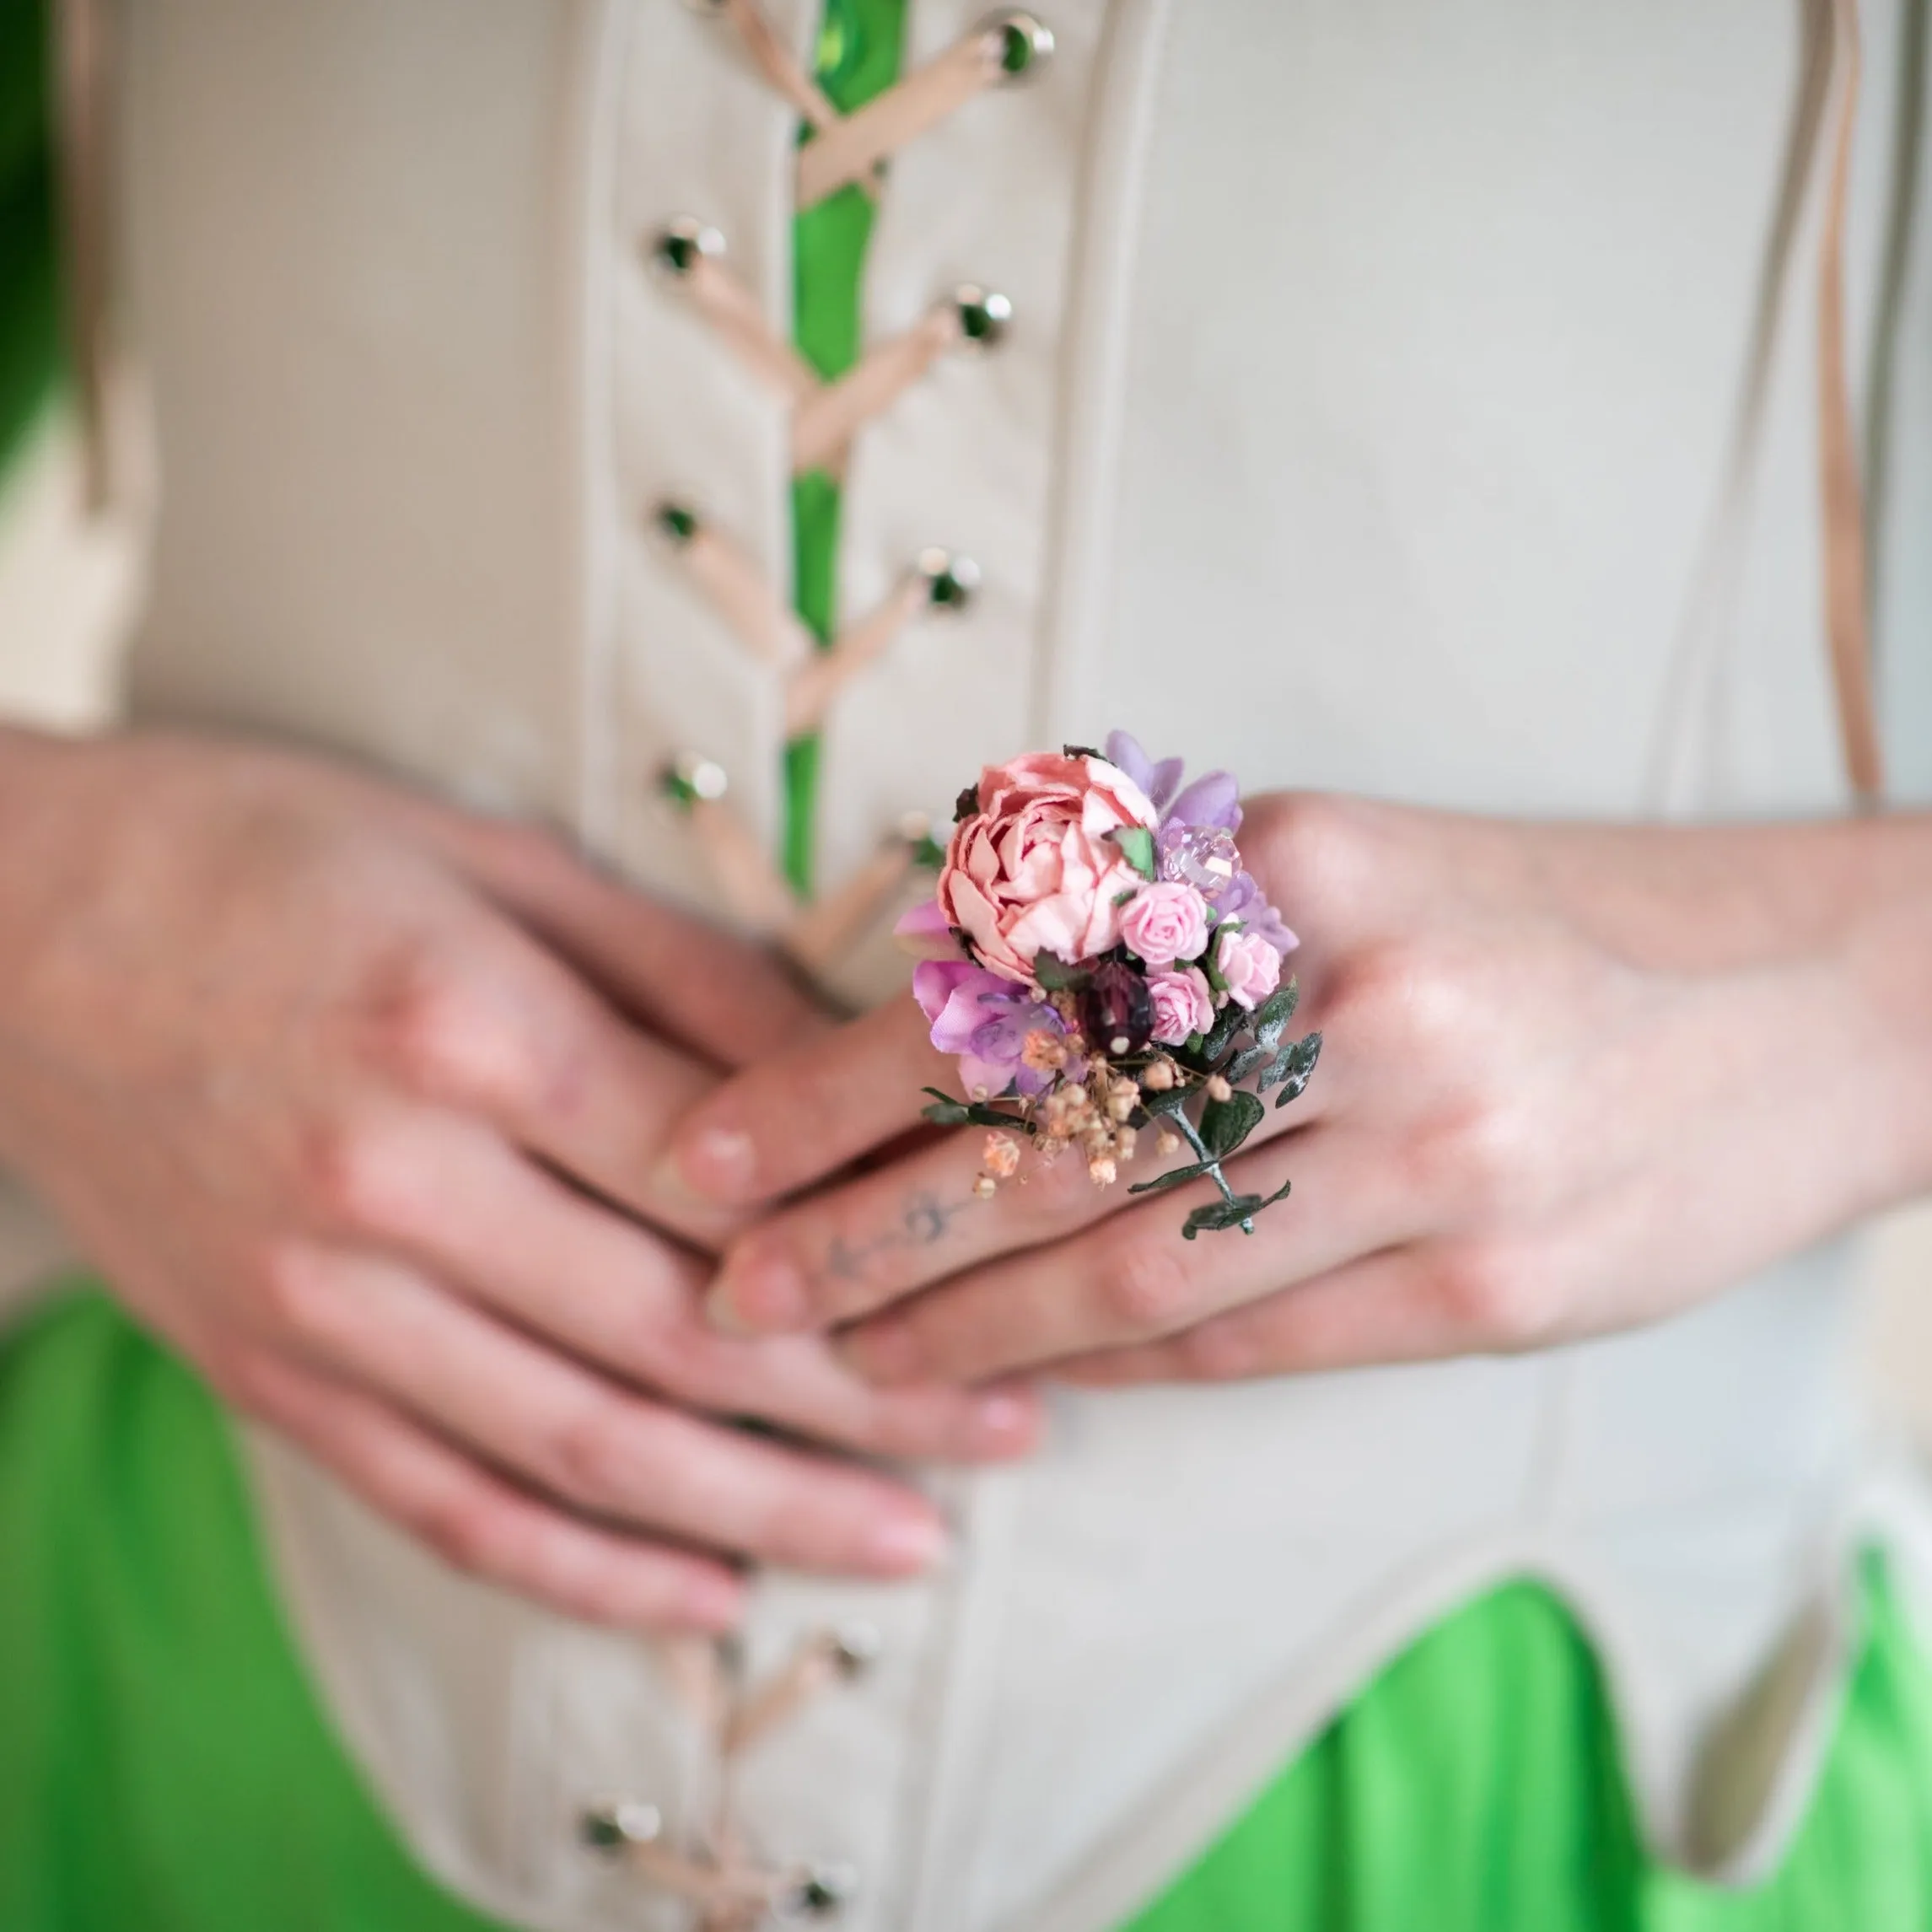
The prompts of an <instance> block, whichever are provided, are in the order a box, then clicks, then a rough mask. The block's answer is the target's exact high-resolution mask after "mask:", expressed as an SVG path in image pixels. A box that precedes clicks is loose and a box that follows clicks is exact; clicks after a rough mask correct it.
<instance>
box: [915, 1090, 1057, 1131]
mask: <svg viewBox="0 0 1932 1932" xmlns="http://www.w3.org/2000/svg"><path fill="white" fill-rule="evenodd" d="M919 1091H920V1092H921V1093H923V1094H930V1095H932V1096H933V1105H932V1106H929V1107H921V1108H920V1109H919V1117H920V1118H921V1119H922V1120H929V1121H930V1122H932V1123H933V1125H934V1127H1009V1128H1012V1129H1013V1130H1014V1131H1015V1132H1017V1133H1032V1132H1033V1123H1032V1122H1031V1121H1026V1120H1021V1119H1020V1117H1018V1116H1017V1115H1015V1114H1009V1113H1002V1112H1001V1111H999V1109H998V1107H996V1106H989V1105H988V1103H987V1102H986V1101H955V1099H954V1098H953V1096H952V1095H950V1094H942V1093H941V1092H940V1091H939V1089H938V1088H937V1087H922V1088H921V1089H920V1090H919Z"/></svg>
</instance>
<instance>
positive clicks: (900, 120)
mask: <svg viewBox="0 0 1932 1932" xmlns="http://www.w3.org/2000/svg"><path fill="white" fill-rule="evenodd" d="M1003 51H1004V40H1003V38H1002V35H1001V32H1000V30H999V29H998V27H997V26H993V27H977V28H975V29H974V30H972V31H971V33H969V34H967V35H965V36H964V37H963V38H962V39H961V40H955V42H954V43H953V44H952V46H950V47H948V48H947V49H946V51H944V53H943V54H940V55H939V57H937V58H936V59H934V60H931V61H928V62H927V63H926V65H925V66H924V67H917V68H915V69H914V70H913V71H912V73H909V74H908V75H907V77H906V78H905V79H904V80H902V81H901V82H900V83H899V84H898V85H897V86H896V87H895V88H891V89H888V90H887V91H886V92H885V93H884V94H880V95H878V96H877V97H875V99H874V100H869V101H868V102H867V103H866V104H865V105H864V106H863V107H860V108H858V109H855V110H853V112H852V113H850V114H848V115H846V116H844V117H843V118H842V120H840V121H837V122H836V123H835V124H834V125H833V126H830V127H827V128H825V129H823V130H821V132H819V133H818V134H817V135H816V136H815V137H814V138H813V139H812V140H810V141H809V142H807V143H805V146H804V148H801V149H800V150H799V164H798V191H797V194H798V205H799V207H801V208H809V207H813V206H815V204H816V203H817V202H822V201H823V200H824V199H825V198H826V196H827V195H829V194H832V193H834V192H836V191H837V190H838V189H840V188H842V187H844V186H846V185H847V183H848V182H850V181H856V180H861V179H862V178H863V177H864V176H865V175H869V174H870V173H871V172H872V170H874V169H875V167H877V166H878V164H880V162H881V161H883V160H885V159H886V157H887V156H888V155H890V154H891V153H892V152H893V151H894V150H895V149H896V148H903V147H905V146H906V145H907V143H909V142H912V141H916V140H917V139H918V137H919V136H920V135H922V134H923V133H924V132H926V130H927V129H928V127H931V126H934V125H936V124H937V123H938V122H939V121H944V119H945V118H946V116H948V115H949V114H952V113H954V112H955V111H956V110H958V109H960V108H961V107H963V106H964V105H966V102H967V101H969V100H971V99H972V98H973V97H974V96H975V95H976V94H982V93H984V92H985V91H986V89H988V88H989V87H992V86H993V85H994V84H995V83H997V82H998V80H999V78H1000V77H1001V75H1002V73H1004V68H1003V67H1002V66H1001V56H1002V53H1003Z"/></svg>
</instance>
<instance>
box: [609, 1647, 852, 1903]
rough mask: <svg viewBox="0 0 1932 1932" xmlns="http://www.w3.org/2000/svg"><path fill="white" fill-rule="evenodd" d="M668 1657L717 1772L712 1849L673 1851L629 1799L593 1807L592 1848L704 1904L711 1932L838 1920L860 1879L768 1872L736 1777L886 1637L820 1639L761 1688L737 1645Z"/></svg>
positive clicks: (829, 1870)
mask: <svg viewBox="0 0 1932 1932" xmlns="http://www.w3.org/2000/svg"><path fill="white" fill-rule="evenodd" d="M659 1650H660V1655H661V1656H662V1659H663V1660H664V1663H665V1668H666V1671H667V1672H668V1674H669V1675H670V1678H671V1681H672V1682H673V1683H674V1684H675V1686H676V1687H677V1690H678V1693H679V1694H680V1696H681V1698H682V1699H683V1701H684V1702H685V1703H686V1706H687V1707H688V1708H689V1709H690V1710H691V1711H692V1714H693V1716H694V1717H695V1718H696V1719H697V1720H698V1722H699V1725H700V1726H701V1728H702V1730H703V1731H704V1732H705V1734H706V1737H707V1741H708V1744H709V1745H710V1746H711V1749H712V1751H713V1756H714V1758H715V1762H716V1764H717V1768H718V1778H717V1784H716V1786H715V1789H714V1790H713V1795H712V1796H713V1801H712V1806H711V1817H710V1820H709V1824H708V1843H706V1844H705V1846H704V1847H703V1848H702V1849H699V1850H691V1849H680V1848H679V1847H677V1846H675V1845H673V1844H670V1843H667V1842H666V1839H665V1819H664V1816H663V1814H662V1812H661V1811H659V1808H658V1807H657V1806H654V1805H652V1804H648V1803H647V1802H645V1801H643V1800H639V1799H636V1798H629V1797H620V1798H612V1799H608V1800H601V1801H600V1802H598V1803H596V1804H594V1805H592V1806H589V1807H588V1808H587V1809H586V1810H585V1811H584V1814H583V1816H582V1818H581V1820H580V1828H581V1831H582V1834H583V1837H584V1842H585V1843H587V1844H589V1845H590V1846H592V1847H594V1848H595V1849H596V1850H598V1851H600V1852H601V1853H603V1854H606V1855H607V1856H609V1857H611V1858H613V1859H621V1860H622V1862H623V1863H624V1864H626V1865H628V1866H629V1867H630V1868H631V1869H632V1870H634V1871H636V1872H637V1873H638V1874H639V1875H641V1876H643V1877H644V1878H646V1879H648V1880H649V1881H651V1882H652V1883H653V1884H654V1885H656V1886H659V1887H661V1888H662V1889H663V1890H665V1891H666V1892H673V1893H675V1895H676V1896H677V1897H681V1898H685V1899H688V1900H689V1901H690V1902H692V1904H694V1905H696V1906H697V1907H698V1908H700V1912H701V1914H702V1915H701V1917H700V1919H699V1921H698V1923H699V1925H700V1926H701V1927H702V1932H749V1929H750V1928H751V1927H753V1926H756V1925H757V1924H759V1923H760V1921H761V1920H762V1919H765V1918H767V1917H774V1918H778V1919H826V1918H830V1917H832V1916H834V1915H835V1914H836V1913H837V1912H838V1910H839V1908H841V1907H842V1905H843V1904H844V1902H845V1901H846V1900H847V1899H848V1897H850V1896H851V1894H852V1892H853V1890H854V1888H855V1886H856V1885H857V1878H856V1875H854V1874H853V1872H852V1871H851V1870H849V1869H848V1867H846V1866H843V1865H823V1864H818V1865H786V1866H780V1865H763V1864H761V1863H759V1862H758V1861H757V1860H756V1859H753V1858H752V1857H751V1855H750V1854H749V1852H748V1850H747V1848H746V1847H745V1844H744V1843H743V1842H742V1835H741V1833H740V1830H739V1828H738V1826H737V1823H736V1820H735V1789H734V1784H735V1780H734V1773H735V1769H736V1767H737V1763H738V1760H739V1759H740V1757H741V1756H742V1755H743V1754H744V1753H745V1752H748V1751H749V1750H751V1748H752V1747H753V1746H755V1745H756V1744H757V1742H758V1741H759V1740H760V1739H761V1738H763V1737H765V1736H768V1735H769V1734H770V1733H771V1732H772V1731H773V1730H777V1729H778V1727H779V1726H780V1725H783V1724H784V1723H785V1722H787V1721H788V1719H790V1718H792V1717H794V1715H796V1714H797V1713H798V1712H799V1711H800V1710H801V1709H804V1708H805V1705H806V1704H808V1703H810V1702H811V1701H812V1699H813V1698H815V1697H818V1696H819V1695H821V1693H823V1692H825V1691H826V1690H827V1689H829V1688H830V1687H832V1686H834V1685H836V1684H838V1683H840V1682H847V1681H849V1680H851V1679H853V1678H855V1677H858V1676H861V1675H863V1674H864V1671H866V1670H867V1668H868V1667H869V1666H870V1665H871V1663H872V1662H873V1660H874V1659H875V1657H876V1655H878V1651H879V1636H878V1633H877V1632H876V1631H875V1630H874V1629H873V1628H872V1627H871V1626H870V1625H869V1624H863V1623H859V1624H848V1625H842V1626H841V1627H840V1628H837V1629H834V1630H821V1631H817V1632H815V1633H813V1634H812V1635H811V1636H810V1637H808V1638H806V1639H805V1642H804V1643H802V1644H800V1645H799V1647H798V1649H796V1650H795V1651H794V1652H793V1654H792V1656H791V1658H790V1660H788V1662H787V1663H786V1664H785V1665H784V1666H783V1667H782V1668H781V1669H779V1670H778V1671H776V1672H774V1673H773V1674H772V1676H770V1677H768V1678H767V1679H766V1680H765V1681H764V1682H761V1683H757V1684H747V1683H746V1682H745V1678H744V1671H743V1666H742V1660H741V1657H740V1654H739V1652H738V1649H737V1647H736V1646H735V1644H730V1643H724V1644H713V1643H708V1642H705V1641H702V1640H701V1639H691V1640H687V1641H683V1642H676V1643H666V1644H663V1645H661V1646H660V1647H659Z"/></svg>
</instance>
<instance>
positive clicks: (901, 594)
mask: <svg viewBox="0 0 1932 1932" xmlns="http://www.w3.org/2000/svg"><path fill="white" fill-rule="evenodd" d="M931 595H932V592H931V588H930V585H929V584H928V582H927V580H926V579H925V578H924V577H923V576H921V575H920V574H919V573H918V572H916V571H913V572H908V573H907V575H906V577H905V578H904V579H902V580H901V582H900V584H899V585H898V587H897V588H896V589H895V590H893V592H892V593H891V595H890V596H888V597H887V598H886V599H885V601H884V602H883V603H881V604H880V605H878V606H877V607H876V608H875V609H874V610H872V611H869V612H868V613H867V614H866V615H865V616H863V617H861V618H860V619H859V620H858V622H857V623H855V624H853V625H851V626H849V627H848V628H846V629H845V630H842V631H841V632H839V634H838V637H837V641H836V642H835V643H833V645H832V647H831V649H830V650H827V651H819V652H815V653H814V654H812V655H811V656H810V658H808V659H806V660H805V662H804V663H802V664H800V665H799V668H798V669H797V670H795V671H794V673H793V674H792V680H791V683H790V684H789V686H788V687H787V689H786V692H785V730H786V732H787V734H788V735H789V736H791V737H794V738H799V737H802V736H804V735H805V734H806V733H807V732H810V731H815V730H816V729H818V728H819V725H820V724H821V723H822V722H823V720H824V718H825V715H826V712H827V711H828V710H829V709H830V708H831V702H832V700H833V698H834V697H837V695H838V692H840V690H841V689H842V687H843V686H845V684H846V683H847V682H848V681H849V680H851V679H852V678H853V677H855V676H857V675H858V673H859V672H860V671H862V670H864V669H865V667H866V666H867V665H869V664H871V663H872V662H873V661H874V660H875V659H876V658H878V657H880V655H881V654H883V653H884V652H885V650H886V649H887V648H888V647H889V646H890V645H891V642H892V640H893V639H894V638H896V637H897V636H898V634H899V633H900V632H901V631H902V630H903V629H904V628H905V627H906V626H907V624H909V623H910V622H912V619H913V618H914V617H916V616H918V614H919V612H920V611H923V610H924V609H925V608H926V607H927V605H928V603H929V601H930V600H931Z"/></svg>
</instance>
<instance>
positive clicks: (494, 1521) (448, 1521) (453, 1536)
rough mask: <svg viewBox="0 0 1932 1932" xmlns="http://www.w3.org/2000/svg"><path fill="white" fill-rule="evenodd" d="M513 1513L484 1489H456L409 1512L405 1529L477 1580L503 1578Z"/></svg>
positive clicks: (405, 1518) (404, 1518)
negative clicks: (501, 1576)
mask: <svg viewBox="0 0 1932 1932" xmlns="http://www.w3.org/2000/svg"><path fill="white" fill-rule="evenodd" d="M510 1517H511V1512H510V1511H509V1510H508V1509H507V1508H506V1507H505V1506H504V1504H503V1503H502V1502H501V1501H499V1500H498V1499H497V1498H495V1497H493V1496H492V1495H489V1494H487V1493H485V1492H484V1491H482V1490H481V1489H475V1490H472V1489H468V1488H463V1489H455V1490H450V1491H449V1492H447V1493H443V1494H439V1495H438V1496H436V1497H434V1498H433V1499H427V1500H425V1501H424V1502H422V1504H419V1505H417V1507H416V1508H414V1509H412V1510H409V1511H407V1512H406V1514H405V1515H404V1517H403V1527H404V1528H405V1529H406V1530H407V1531H410V1532H411V1534H412V1535H413V1536H416V1537H417V1538H418V1539H419V1540H420V1541H421V1542H423V1543H425V1544H427V1545H428V1547H429V1548H430V1549H432V1550H433V1551H434V1552H435V1553H436V1554H437V1555H438V1556H439V1557H441V1558H443V1560H444V1562H445V1563H449V1564H450V1565H451V1566H452V1567H453V1568H455V1569H460V1570H467V1571H468V1572H470V1574H472V1575H475V1576H484V1577H497V1576H500V1575H502V1574H503V1571H504V1567H505V1563H506V1560H507V1557H508V1553H509V1546H510V1544H511V1542H512V1540H513V1539H512V1537H511V1534H510V1531H511V1529H512V1527H513V1526H512V1523H511V1520H510Z"/></svg>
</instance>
